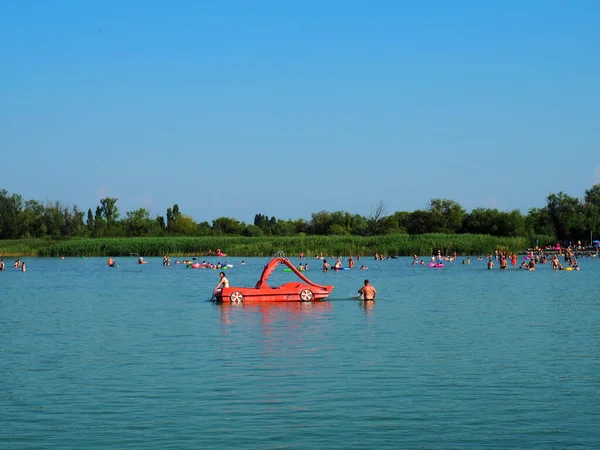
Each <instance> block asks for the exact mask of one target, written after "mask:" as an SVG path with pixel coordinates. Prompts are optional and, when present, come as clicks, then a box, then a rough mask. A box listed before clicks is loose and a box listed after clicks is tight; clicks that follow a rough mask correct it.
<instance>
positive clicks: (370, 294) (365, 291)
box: [358, 280, 377, 300]
mask: <svg viewBox="0 0 600 450" xmlns="http://www.w3.org/2000/svg"><path fill="white" fill-rule="evenodd" d="M358 293H359V294H360V295H359V298H360V297H361V296H362V297H363V299H364V300H375V297H377V289H375V288H374V287H373V286H371V284H369V280H365V285H364V286H363V287H361V288H360V289H359V290H358Z"/></svg>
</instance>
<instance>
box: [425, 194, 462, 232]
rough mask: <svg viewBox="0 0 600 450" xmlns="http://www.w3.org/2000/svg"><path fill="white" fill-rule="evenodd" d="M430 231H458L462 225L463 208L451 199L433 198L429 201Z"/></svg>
mask: <svg viewBox="0 0 600 450" xmlns="http://www.w3.org/2000/svg"><path fill="white" fill-rule="evenodd" d="M428 211H429V214H430V219H431V224H430V226H431V229H430V232H434V233H450V234H453V233H458V232H459V231H460V229H461V228H462V225H463V217H464V215H465V210H464V209H463V208H462V207H461V206H460V204H458V203H457V202H455V201H453V200H445V199H440V198H434V199H432V200H431V201H430V202H429V207H428Z"/></svg>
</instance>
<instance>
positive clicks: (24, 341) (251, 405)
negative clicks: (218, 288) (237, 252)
mask: <svg viewBox="0 0 600 450" xmlns="http://www.w3.org/2000/svg"><path fill="white" fill-rule="evenodd" d="M25 259H26V261H27V264H28V271H27V272H26V273H22V272H19V271H16V270H15V269H13V268H12V267H9V268H8V269H7V270H6V272H4V273H0V380H1V383H0V447H2V448H10V449H42V448H60V449H84V448H85V449H95V448H98V449H99V448H156V449H197V448H236V449H257V448H261V449H280V448H294V449H316V448H332V449H348V448H483V447H486V448H503V449H505V448H598V446H599V444H600V295H599V294H598V287H599V284H598V283H599V281H600V261H598V260H591V259H586V260H582V261H581V271H579V272H553V271H552V270H550V267H549V265H546V266H538V270H537V271H536V272H524V271H519V270H516V269H512V268H511V270H509V271H504V272H503V271H500V270H497V269H496V268H495V269H494V270H492V271H488V270H486V268H485V263H484V262H483V261H477V260H475V259H474V258H472V263H471V264H470V265H461V264H460V263H457V262H455V263H449V264H447V266H446V267H445V268H443V269H429V268H427V267H413V266H411V259H408V258H400V259H394V260H387V261H373V260H372V259H370V258H369V259H366V258H363V259H362V260H361V261H360V262H359V263H358V264H359V266H360V264H367V265H368V266H369V270H368V271H360V270H356V269H355V270H354V271H345V272H329V273H327V274H323V273H322V272H321V271H320V270H319V268H320V262H319V261H316V260H305V262H308V264H309V266H310V267H309V269H310V270H309V272H308V273H307V276H308V277H309V278H310V279H312V280H313V281H315V282H319V283H327V284H333V285H335V289H334V291H333V294H332V296H331V297H330V301H327V302H322V303H315V304H280V305H258V306H230V305H216V304H213V303H210V302H208V301H207V300H208V299H209V298H210V296H211V293H212V288H213V287H214V286H215V285H216V284H217V282H218V275H217V274H218V272H217V271H211V270H193V269H186V268H184V267H183V266H181V265H179V266H178V265H172V266H171V267H163V266H162V265H161V259H159V258H149V261H150V263H149V264H148V265H144V266H140V265H138V264H136V261H135V258H118V259H117V260H118V263H119V267H118V268H113V269H111V268H108V267H107V266H106V264H105V259H104V258H86V259H82V258H68V259H65V260H60V259H42V258H25ZM228 260H229V262H230V263H233V264H234V267H233V268H232V269H230V270H229V271H228V272H227V276H228V278H229V279H230V282H231V284H232V285H242V286H253V285H254V283H255V282H256V281H257V279H258V278H259V275H260V272H261V270H262V266H263V265H264V264H265V263H266V262H267V259H265V258H248V259H246V264H245V265H244V266H242V265H240V264H239V262H240V260H241V259H240V258H228ZM11 261H12V259H11ZM173 261H174V259H173ZM293 261H294V262H295V263H298V262H299V260H298V259H297V258H294V259H293ZM294 277H295V276H294V275H293V274H291V273H283V272H281V271H277V272H275V273H274V274H273V276H272V278H271V280H272V281H273V283H272V284H275V283H276V282H278V281H281V282H283V281H285V280H289V279H293V278H294ZM365 277H368V278H369V279H370V280H371V282H372V284H374V285H375V286H376V288H377V289H378V291H379V296H378V300H377V301H376V302H375V303H374V304H373V303H372V304H365V303H364V302H359V301H357V300H351V299H350V298H351V296H353V295H355V293H356V291H357V290H358V289H359V288H360V287H361V286H362V280H363V279H364V278H365Z"/></svg>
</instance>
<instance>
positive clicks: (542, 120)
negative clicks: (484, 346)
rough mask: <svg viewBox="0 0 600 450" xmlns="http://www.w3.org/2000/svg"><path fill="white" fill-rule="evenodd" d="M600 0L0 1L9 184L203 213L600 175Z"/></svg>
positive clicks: (292, 214) (392, 202)
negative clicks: (174, 207) (175, 205)
mask: <svg viewBox="0 0 600 450" xmlns="http://www.w3.org/2000/svg"><path fill="white" fill-rule="evenodd" d="M599 24H600V1H596V0H589V1H584V0H579V1H578V0H574V1H566V0H560V1H557V0H540V1H527V0H523V1H513V0H508V1H506V0H504V1H482V0H473V1H467V0H465V1H460V0H457V1H450V0H437V1H436V0H431V1H429V0H427V1H417V0H415V1H401V0H390V1H367V0H364V1H352V0H344V1H341V0H340V1H324V0H319V1H311V0H302V1H300V0H297V1H296V0H283V1H282V0H273V1H260V0H253V1H249V0H240V1H226V0H225V1H221V0H219V1H208V0H207V1H202V0H189V1H183V0H180V1H176V0H174V1H166V0H164V1H156V0H143V1H142V0H139V1H137V0H118V1H117V0H104V1H91V0H90V1H82V0H73V1H66V0H53V1H47V0H39V1H34V0H3V1H2V2H0V189H2V188H4V189H7V190H8V191H9V192H14V193H18V194H21V195H23V197H24V198H25V199H27V200H29V199H33V200H40V201H44V202H45V201H46V200H49V201H55V200H58V201H60V202H62V203H63V204H67V205H73V204H76V205H77V206H78V207H79V208H80V209H83V210H87V209H88V208H92V209H93V210H94V209H95V208H96V206H97V205H98V203H99V200H100V198H103V197H107V196H109V197H116V198H118V199H119V201H118V203H117V206H118V207H119V210H120V212H121V214H123V215H124V213H125V212H126V211H129V210H134V209H137V208H139V207H146V208H149V209H150V210H151V212H152V215H153V216H156V215H159V214H160V215H164V214H165V211H166V208H167V207H170V206H172V205H173V204H174V203H177V204H179V206H180V209H181V211H182V212H183V213H185V214H189V215H191V216H192V217H193V218H194V219H195V220H197V221H203V220H207V221H209V222H210V221H211V220H212V219H215V218H217V217H220V216H227V217H235V218H237V219H239V220H243V221H245V222H252V220H253V218H254V215H255V214H256V213H261V214H266V215H268V216H276V217H277V218H282V219H288V218H292V219H298V218H305V219H310V214H311V213H312V212H317V211H320V210H323V209H324V210H328V211H338V210H343V211H349V212H351V213H357V214H362V215H368V214H369V213H370V212H371V209H372V208H374V207H375V206H377V204H378V203H379V202H380V201H383V202H384V203H385V204H386V205H387V211H388V213H393V212H394V211H414V210H416V209H421V208H425V207H426V206H427V204H428V202H429V200H430V199H432V198H444V199H450V200H455V201H457V202H459V203H460V204H461V205H462V206H463V207H464V208H466V209H467V210H471V209H472V208H475V207H486V208H498V209H500V210H512V209H515V208H516V209H521V210H522V211H523V212H527V211H528V210H529V208H531V207H543V206H545V204H546V197H547V195H548V194H550V193H558V192H560V191H563V192H565V193H567V194H569V195H572V196H575V197H582V196H583V194H584V192H585V190H586V189H589V188H590V187H591V186H592V185H593V184H595V183H600V26H599Z"/></svg>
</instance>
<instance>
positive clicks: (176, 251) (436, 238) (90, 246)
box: [0, 234, 535, 257]
mask: <svg viewBox="0 0 600 450" xmlns="http://www.w3.org/2000/svg"><path fill="white" fill-rule="evenodd" d="M533 242H535V239H534V240H533ZM530 244H531V241H530V240H529V239H527V238H524V237H513V238H501V237H495V236H489V235H473V234H455V235H449V234H422V235H408V234H393V235H384V236H372V237H358V236H290V237H224V236H205V237H147V238H95V239H74V240H69V241H58V242H57V241H53V242H52V241H46V240H35V239H33V240H27V241H25V240H23V241H21V240H17V241H0V254H3V255H19V254H20V255H37V256H51V257H56V256H129V255H131V254H138V255H139V256H162V255H166V254H168V255H171V256H177V255H181V256H202V255H207V254H208V252H209V250H212V251H213V252H215V251H216V250H217V248H220V249H221V250H222V251H223V252H224V253H227V254H228V255H231V256H271V255H273V254H274V253H276V252H278V251H284V252H285V253H286V254H289V255H297V254H299V253H304V254H306V256H309V257H310V256H315V255H319V254H321V253H322V254H323V255H325V256H333V255H336V256H337V255H357V254H359V255H374V254H375V253H380V254H384V255H386V256H407V255H413V254H416V255H419V256H423V255H431V254H433V253H437V251H438V250H440V252H441V253H442V254H444V255H450V254H452V253H453V252H456V253H457V254H458V255H483V254H487V253H490V252H493V251H495V250H504V251H509V252H513V251H514V252H519V251H524V250H526V249H527V248H529V247H530V246H531V245H530Z"/></svg>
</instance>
